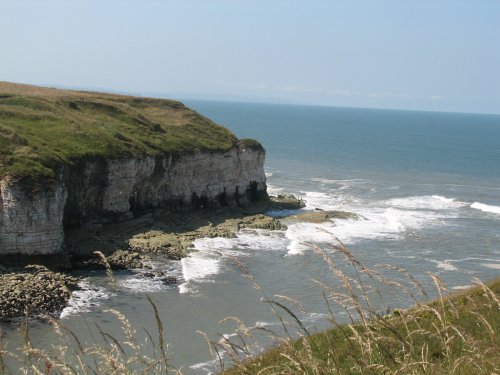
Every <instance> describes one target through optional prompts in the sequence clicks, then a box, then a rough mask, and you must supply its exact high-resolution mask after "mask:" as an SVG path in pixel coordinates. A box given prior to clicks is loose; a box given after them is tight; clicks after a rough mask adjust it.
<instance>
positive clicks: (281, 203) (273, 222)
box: [0, 195, 324, 321]
mask: <svg viewBox="0 0 500 375" xmlns="http://www.w3.org/2000/svg"><path fill="white" fill-rule="evenodd" d="M304 206H305V203H304V201H302V200H300V199H297V198H295V197H294V196H291V195H280V196H277V197H270V199H269V200H268V201H262V202H256V203H254V204H253V205H250V206H247V207H231V208H220V209H206V210H196V211H192V212H189V213H172V212H170V211H167V210H162V209H156V210H153V211H151V212H148V213H144V214H142V215H140V216H138V217H137V218H135V219H131V220H127V221H122V222H118V223H110V224H103V225H100V226H99V227H96V228H93V230H89V229H88V228H82V229H77V230H72V231H69V232H67V240H66V244H65V247H66V249H67V250H68V251H69V254H71V255H72V256H71V258H70V259H69V258H65V259H64V262H65V264H66V272H68V273H60V272H58V271H57V270H56V269H57V267H58V266H59V265H60V259H59V258H58V259H56V262H54V260H53V259H52V258H50V257H49V258H48V259H45V266H48V267H49V268H52V269H53V271H50V270H49V269H48V268H46V267H45V266H44V265H39V266H29V265H28V266H26V267H19V266H17V267H2V269H1V270H0V271H1V272H0V285H2V293H1V294H0V321H2V320H3V321H8V320H12V319H16V318H19V317H22V316H23V315H28V316H32V317H33V316H38V315H43V314H49V315H52V316H58V314H59V313H60V311H62V310H63V309H64V307H66V306H67V305H68V303H69V301H70V298H71V291H73V290H77V289H78V280H77V279H76V278H75V277H73V276H71V274H72V272H74V271H78V272H79V273H80V274H81V273H82V272H83V275H85V272H89V271H92V270H96V269H101V270H105V269H106V267H110V269H111V270H130V271H132V272H133V271H134V270H138V269H148V268H150V266H149V265H148V262H149V261H151V258H152V257H154V256H158V255H160V256H164V257H166V258H167V259H170V260H180V259H182V258H185V257H187V256H189V254H190V252H191V250H192V246H193V241H195V240H196V239H201V238H214V237H223V238H233V237H235V236H236V234H237V233H238V232H239V231H240V230H241V229H245V228H249V229H250V228H251V229H268V230H283V229H286V226H285V225H284V224H282V223H281V222H280V220H279V219H276V218H275V217H272V216H269V215H266V214H265V213H266V212H269V211H289V212H290V213H293V212H296V210H298V209H301V208H303V207H304ZM318 215H319V216H323V215H324V214H323V213H318ZM96 251H98V252H100V253H102V254H103V255H104V256H105V262H104V260H103V259H102V256H101V255H100V254H95V252H96ZM27 260H31V261H33V258H30V257H28V258H27V259H26V260H23V257H20V256H18V257H17V258H16V262H17V263H18V264H22V263H23V262H24V263H26V261H27ZM40 261H41V262H40V263H42V264H43V261H44V259H40ZM51 266H52V267H51ZM54 268H55V269H54ZM40 275H42V278H43V280H46V281H47V283H48V285H49V286H50V287H47V285H45V284H44V283H42V284H40V278H39V276H40ZM141 275H144V276H143V277H153V276H156V277H160V278H161V280H162V281H163V282H164V283H168V284H175V283H176V282H177V280H176V278H175V277H174V276H172V275H169V274H165V273H163V272H162V273H161V274H159V273H158V274H156V273H155V274H153V273H152V274H150V273H145V274H141ZM83 277H84V276H83ZM80 278H82V276H81V275H80ZM21 279H22V281H23V282H22V283H18V281H19V280H21ZM53 285H54V286H53ZM52 286H53V287H52ZM54 290H55V291H57V293H56V292H54ZM33 294H38V295H40V296H41V297H40V298H39V299H33V298H32V295H33Z"/></svg>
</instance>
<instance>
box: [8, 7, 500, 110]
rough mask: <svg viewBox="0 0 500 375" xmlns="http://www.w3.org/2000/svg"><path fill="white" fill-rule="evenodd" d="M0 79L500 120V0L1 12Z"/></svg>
mask: <svg viewBox="0 0 500 375" xmlns="http://www.w3.org/2000/svg"><path fill="white" fill-rule="evenodd" d="M0 51H1V55H0V80H5V81H14V82H25V83H34V84H50V85H59V86H68V87H80V88H94V89H97V88H98V89H107V90H116V91H123V92H134V93H144V94H148V93H149V94H163V95H167V96H173V97H177V98H200V97H201V98H207V99H210V98H211V99H232V100H242V101H260V102H285V103H287V102H289V103H303V104H319V105H334V106H355V107H377V108H401V109H421V110H442V111H459V112H485V113H500V1H498V0H492V1H486V0H485V1H481V0H476V1H469V0H468V1H460V0H450V1H439V0H434V1H424V0H418V1H417V0H415V1H406V0H401V1H396V0H392V1H376V0H370V1H353V0H350V1H331V0H330V1H326V0H325V1H319V0H317V1H315V0H303V1H294V0H286V1H285V0H265V1H264V0H252V1H246V0H198V1H196V0H171V1H168V0H164V1H153V0H149V1H148V0H144V1H129V0H120V1H105V0H100V1H92V0H85V1H83V0H82V1H78V0H71V1H70V0H61V1H49V0H46V1H42V0H32V1H23V0H15V1H14V0H12V1H10V0H0Z"/></svg>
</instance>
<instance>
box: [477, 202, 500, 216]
mask: <svg viewBox="0 0 500 375" xmlns="http://www.w3.org/2000/svg"><path fill="white" fill-rule="evenodd" d="M470 207H471V208H475V209H476V210H481V211H483V212H489V213H492V214H500V207H498V206H492V205H489V204H484V203H480V202H474V203H472V204H471V205H470Z"/></svg>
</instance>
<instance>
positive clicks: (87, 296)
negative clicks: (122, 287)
mask: <svg viewBox="0 0 500 375" xmlns="http://www.w3.org/2000/svg"><path fill="white" fill-rule="evenodd" d="M78 287H79V288H80V289H79V290H75V291H73V293H71V298H70V300H69V302H68V306H66V307H65V308H64V309H63V311H62V312H61V316H60V318H61V319H63V318H67V317H68V316H71V315H76V314H79V313H84V312H90V311H92V310H95V309H96V308H97V307H99V306H100V305H101V303H102V302H103V301H104V300H107V299H109V298H111V297H112V296H113V295H114V294H113V293H112V292H110V291H108V290H106V289H105V288H104V287H102V286H98V285H93V284H91V283H90V282H89V281H87V280H83V281H80V282H79V283H78Z"/></svg>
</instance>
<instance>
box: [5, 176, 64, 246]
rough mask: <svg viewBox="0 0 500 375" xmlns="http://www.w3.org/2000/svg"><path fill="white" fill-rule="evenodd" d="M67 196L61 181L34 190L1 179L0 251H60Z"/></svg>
mask: <svg viewBox="0 0 500 375" xmlns="http://www.w3.org/2000/svg"><path fill="white" fill-rule="evenodd" d="M66 196H67V192H66V189H65V187H64V185H61V184H53V185H50V186H47V187H46V188H45V189H44V190H43V191H38V192H36V191H35V192H33V191H29V190H27V188H26V187H25V186H22V185H21V184H19V183H15V182H11V181H9V180H7V179H5V180H0V255H3V254H22V255H38V254H51V253H54V252H57V251H59V249H61V246H62V244H63V240H64V230H63V226H62V221H63V213H64V204H65V202H66Z"/></svg>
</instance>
